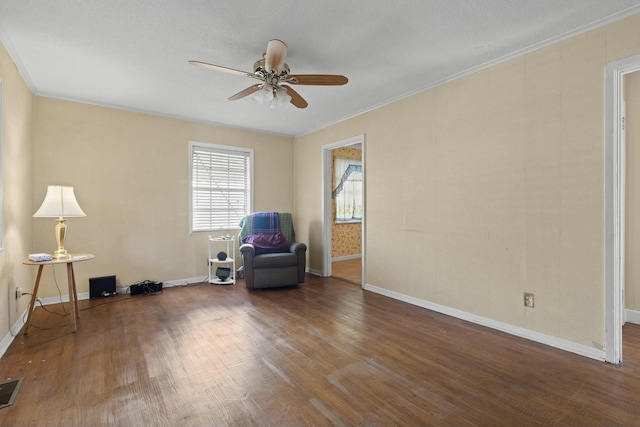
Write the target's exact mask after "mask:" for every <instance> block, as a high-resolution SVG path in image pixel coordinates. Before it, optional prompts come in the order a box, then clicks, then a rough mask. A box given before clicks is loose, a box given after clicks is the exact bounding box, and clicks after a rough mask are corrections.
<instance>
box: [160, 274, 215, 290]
mask: <svg viewBox="0 0 640 427" xmlns="http://www.w3.org/2000/svg"><path fill="white" fill-rule="evenodd" d="M207 280H209V276H208V275H207V276H199V277H190V278H188V279H177V280H165V281H163V282H162V287H163V288H175V287H177V286H188V285H193V284H195V283H202V282H206V281H207Z"/></svg>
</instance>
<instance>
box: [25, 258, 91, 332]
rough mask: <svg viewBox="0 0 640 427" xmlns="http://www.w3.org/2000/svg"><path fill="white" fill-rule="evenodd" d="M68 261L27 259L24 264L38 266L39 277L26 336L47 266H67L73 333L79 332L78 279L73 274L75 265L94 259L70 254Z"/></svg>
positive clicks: (34, 291)
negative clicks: (41, 279) (75, 263)
mask: <svg viewBox="0 0 640 427" xmlns="http://www.w3.org/2000/svg"><path fill="white" fill-rule="evenodd" d="M69 255H70V257H69V258H67V259H52V260H51V261H40V262H38V261H31V260H29V259H27V260H26V261H23V262H22V263H23V264H24V265H37V266H38V275H37V276H36V283H35V285H34V287H33V293H32V294H31V303H30V304H29V312H28V313H27V323H26V326H25V328H24V334H25V335H27V332H29V324H30V323H31V314H32V313H33V307H34V306H35V304H36V296H37V295H38V287H39V286H40V278H41V277H42V269H43V268H44V266H45V265H52V264H67V283H68V284H69V302H71V315H72V317H73V332H75V331H77V330H78V325H77V320H76V319H77V318H79V317H80V311H79V310H78V292H77V290H76V277H75V275H74V273H73V263H74V262H80V261H88V260H90V259H94V258H95V256H94V255H93V254H69Z"/></svg>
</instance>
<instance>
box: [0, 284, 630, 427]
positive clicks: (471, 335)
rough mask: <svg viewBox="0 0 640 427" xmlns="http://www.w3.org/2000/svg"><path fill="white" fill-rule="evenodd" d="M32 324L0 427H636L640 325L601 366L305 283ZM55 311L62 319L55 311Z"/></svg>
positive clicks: (12, 360) (198, 289)
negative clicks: (614, 361) (615, 360)
mask: <svg viewBox="0 0 640 427" xmlns="http://www.w3.org/2000/svg"><path fill="white" fill-rule="evenodd" d="M79 307H80V310H81V311H80V318H79V320H78V331H77V332H76V333H73V319H72V318H71V315H72V311H71V308H70V307H69V306H68V304H66V305H65V306H63V305H60V304H58V305H52V306H48V307H47V309H48V310H50V311H52V312H55V313H57V314H55V313H50V312H47V311H45V310H44V309H42V308H38V309H36V311H35V313H34V316H33V321H32V324H31V329H30V333H29V335H27V336H23V335H19V336H18V337H16V340H15V341H14V342H13V343H12V345H11V346H10V348H9V349H8V351H7V353H6V354H5V355H4V357H3V358H2V359H1V360H0V362H1V364H0V375H1V376H2V377H1V378H3V379H10V378H17V377H24V382H23V385H22V388H21V390H20V392H19V393H18V396H17V399H16V402H15V403H14V404H13V406H11V407H8V408H5V409H2V410H0V425H64V426H76V425H77V426H86V425H115V426H131V425H154V426H174V425H181V426H201V425H207V426H210V425H216V426H265V425H273V426H303V425H309V426H311V425H313V426H371V425H383V426H384V425H420V426H424V425H439V426H442V425H455V426H478V425H491V426H502V425H504V426H513V425H519V426H526V425H544V426H554V425H557V426H560V425H562V426H564V425H637V424H638V419H639V418H638V414H639V411H640V410H639V409H638V408H640V393H638V392H637V390H639V389H640V326H637V325H626V326H625V327H624V331H623V332H624V342H625V347H624V355H625V363H624V364H623V365H621V366H613V365H608V364H605V363H601V362H597V361H594V360H590V359H586V358H584V357H580V356H577V355H573V354H570V353H566V352H563V351H560V350H556V349H553V348H550V347H547V346H543V345H540V344H536V343H532V342H529V341H527V340H524V339H520V338H516V337H513V336H509V335H507V334H503V333H500V332H497V331H493V330H490V329H486V328H483V327H480V326H478V325H473V324H470V323H467V322H464V321H461V320H458V319H455V318H451V317H448V316H444V315H441V314H437V313H433V312H430V311H428V310H425V309H422V308H419V307H415V306H411V305H408V304H404V303H402V302H399V301H394V300H392V299H389V298H386V297H383V296H380V295H376V294H373V293H369V292H366V291H363V290H362V289H361V288H360V287H358V286H354V285H353V284H349V283H346V282H344V281H342V280H336V279H322V278H317V277H311V276H310V277H309V278H308V280H307V283H305V284H304V285H301V286H298V287H295V288H286V289H274V290H266V291H252V292H249V291H247V289H246V288H245V287H244V283H243V282H242V281H240V282H239V284H237V285H236V286H216V285H209V284H200V285H197V286H191V287H183V288H169V289H166V290H165V291H164V292H163V293H162V294H158V295H137V296H117V297H113V298H112V299H103V300H93V301H80V303H79ZM63 308H66V311H63Z"/></svg>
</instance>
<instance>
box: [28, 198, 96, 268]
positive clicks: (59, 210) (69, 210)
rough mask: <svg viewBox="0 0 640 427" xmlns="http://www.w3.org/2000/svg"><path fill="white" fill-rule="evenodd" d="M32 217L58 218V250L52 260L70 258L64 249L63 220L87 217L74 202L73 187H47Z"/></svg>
mask: <svg viewBox="0 0 640 427" xmlns="http://www.w3.org/2000/svg"><path fill="white" fill-rule="evenodd" d="M33 216H34V217H35V218H58V223H57V224H56V242H57V243H58V249H56V250H55V252H54V253H53V258H54V259H59V260H60V259H69V258H70V257H71V256H70V255H69V254H68V253H67V251H66V250H65V248H64V238H65V236H66V234H67V225H66V224H65V218H70V217H81V216H87V215H86V214H85V213H84V212H83V211H82V209H81V208H80V205H79V204H78V202H77V200H76V196H75V194H74V193H73V187H65V186H62V185H49V186H48V187H47V194H46V195H45V196H44V201H43V202H42V205H41V206H40V209H38V210H37V211H36V213H34V214H33Z"/></svg>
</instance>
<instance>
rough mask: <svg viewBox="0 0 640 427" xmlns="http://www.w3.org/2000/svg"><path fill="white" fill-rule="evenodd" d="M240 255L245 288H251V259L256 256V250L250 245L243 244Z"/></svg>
mask: <svg viewBox="0 0 640 427" xmlns="http://www.w3.org/2000/svg"><path fill="white" fill-rule="evenodd" d="M240 253H242V259H243V262H244V264H243V265H244V279H245V281H246V283H247V287H249V288H253V257H254V256H255V255H256V248H255V247H254V246H253V245H252V244H250V243H243V244H242V246H240Z"/></svg>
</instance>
